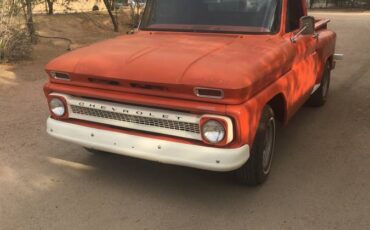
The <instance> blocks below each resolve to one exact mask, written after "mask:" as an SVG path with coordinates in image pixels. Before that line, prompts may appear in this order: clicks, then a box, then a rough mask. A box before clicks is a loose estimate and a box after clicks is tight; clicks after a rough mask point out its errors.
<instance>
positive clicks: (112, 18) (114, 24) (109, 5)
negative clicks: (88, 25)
mask: <svg viewBox="0 0 370 230" xmlns="http://www.w3.org/2000/svg"><path fill="white" fill-rule="evenodd" d="M104 5H105V7H106V8H107V10H108V14H109V16H110V18H111V20H112V24H113V30H114V32H118V22H117V19H116V17H114V15H113V13H112V5H111V4H110V2H109V0H104Z"/></svg>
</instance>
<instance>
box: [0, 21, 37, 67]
mask: <svg viewBox="0 0 370 230" xmlns="http://www.w3.org/2000/svg"><path fill="white" fill-rule="evenodd" d="M31 51H32V44H31V40H30V36H29V35H28V32H27V30H26V29H22V28H19V27H11V26H4V25H2V26H0V61H17V60H20V59H25V58H27V57H29V56H30V55H31Z"/></svg>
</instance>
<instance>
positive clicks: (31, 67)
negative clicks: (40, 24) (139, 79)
mask: <svg viewBox="0 0 370 230" xmlns="http://www.w3.org/2000/svg"><path fill="white" fill-rule="evenodd" d="M316 15H317V16H320V17H324V16H325V17H329V18H331V19H333V22H332V23H331V25H330V27H331V28H332V29H335V30H336V31H337V32H338V35H339V38H338V49H337V50H338V52H341V53H344V54H345V55H346V59H345V61H343V62H341V63H338V66H337V69H336V70H335V71H334V72H333V81H332V88H331V94H330V100H329V102H328V104H327V105H326V106H325V107H323V108H319V109H317V108H316V109H315V108H303V109H302V110H301V111H300V112H299V113H298V114H297V115H296V116H295V117H294V119H293V120H292V121H291V123H290V124H289V125H288V126H287V127H285V128H284V129H282V130H281V131H279V141H278V146H277V154H276V155H275V159H274V163H273V169H272V175H271V177H270V178H269V180H268V181H267V183H266V184H265V185H264V186H261V187H258V188H248V187H240V186H238V185H236V184H234V183H233V182H231V180H230V178H229V176H228V175H225V174H216V173H210V172H203V171H199V170H193V169H187V168H181V167H175V166H166V165H160V164H157V163H151V162H146V161H142V160H136V159H130V158H126V157H122V156H114V155H93V154H90V153H87V152H86V151H85V150H83V149H82V148H81V147H79V146H76V145H73V144H68V143H64V142H62V141H58V140H54V139H52V138H50V137H48V136H47V135H46V133H45V120H46V118H47V116H48V111H47V106H46V103H45V99H44V97H43V93H42V85H43V83H44V82H45V81H46V76H45V74H44V73H43V70H42V67H43V65H44V64H45V63H46V62H47V60H48V59H50V58H52V57H54V56H56V55H58V54H60V53H62V52H64V50H63V45H62V44H50V42H46V41H44V42H42V43H41V44H40V45H38V47H37V48H36V53H35V60H34V61H28V62H24V63H19V64H17V65H14V66H4V65H3V66H0V229H4V230H8V229H47V230H49V229H129V230H135V229H158V230H162V229H213V230H216V229H223V230H224V229H240V230H245V229H275V230H276V229H294V230H295V229H352V230H357V229H358V230H363V229H369V226H370V14H359V15H358V14H345V13H317V14H316ZM94 36H95V35H94ZM107 36H108V35H107ZM90 37H91V36H90ZM96 39H100V38H99V37H97V38H96ZM89 42H90V41H89ZM50 47H53V48H52V49H51V48H50Z"/></svg>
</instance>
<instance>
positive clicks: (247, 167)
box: [235, 106, 276, 186]
mask: <svg viewBox="0 0 370 230" xmlns="http://www.w3.org/2000/svg"><path fill="white" fill-rule="evenodd" d="M275 140H276V119H275V116H274V111H273V110H272V109H271V107H270V106H266V107H265V108H264V109H263V111H262V116H261V120H260V123H259V125H258V129H257V133H256V137H255V140H254V143H253V146H252V149H251V152H250V158H249V160H248V161H247V162H246V163H245V164H244V165H243V166H242V167H241V168H240V169H238V170H237V171H236V172H235V175H236V179H237V181H238V182H239V183H241V184H243V185H249V186H257V185H260V184H262V183H264V182H265V181H266V179H267V177H268V175H269V174H270V171H271V164H272V159H273V156H274V151H275Z"/></svg>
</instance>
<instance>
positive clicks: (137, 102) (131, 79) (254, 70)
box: [44, 0, 336, 185]
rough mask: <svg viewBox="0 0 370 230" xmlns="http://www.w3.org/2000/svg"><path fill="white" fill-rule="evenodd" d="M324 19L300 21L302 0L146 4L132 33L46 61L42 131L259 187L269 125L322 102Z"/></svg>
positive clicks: (331, 49)
mask: <svg viewBox="0 0 370 230" xmlns="http://www.w3.org/2000/svg"><path fill="white" fill-rule="evenodd" d="M328 23H329V20H327V19H315V18H314V17H311V16H307V6H306V0H259V1H252V0H148V1H147V2H146V6H145V10H144V12H143V16H142V19H141V23H140V26H139V27H138V28H137V30H136V31H135V33H133V34H131V35H122V36H118V37H116V38H113V39H109V40H106V41H102V42H98V43H96V44H93V45H90V46H87V47H83V48H80V49H76V50H74V51H71V52H69V53H66V54H64V55H62V56H60V57H58V58H56V59H54V60H52V61H51V62H50V63H48V64H47V66H46V72H47V74H48V76H49V80H48V82H47V83H46V84H45V86H44V93H45V95H46V97H47V101H48V105H49V110H50V114H51V115H50V117H49V118H48V120H47V132H48V133H49V134H50V135H51V136H53V137H55V138H58V139H61V140H64V141H67V142H72V143H76V144H78V145H81V146H83V147H85V148H86V149H88V150H90V151H92V152H96V151H101V152H110V153H115V154H121V155H125V156H130V157H135V158H140V159H144V160H150V161H156V162H161V163H165V164H173V165H179V166H186V167H192V168H198V169H203V170H210V171H217V172H233V173H235V178H236V179H237V180H238V181H239V182H240V183H242V184H246V185H259V184H262V183H263V182H265V181H266V179H267V177H268V175H269V174H270V171H271V163H272V159H273V155H274V151H275V141H276V124H277V122H280V123H282V124H286V123H287V122H288V121H289V119H290V118H291V117H292V116H293V115H294V114H295V112H296V111H297V110H298V109H299V108H300V107H301V106H302V105H311V106H322V105H324V104H325V102H326V101H327V98H328V92H329V91H328V90H329V85H330V73H331V71H332V70H333V69H334V68H335V60H336V54H335V44H336V34H335V32H333V31H331V30H329V29H328V28H327V25H328ZM86 36H89V35H88V34H87V35H86Z"/></svg>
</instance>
